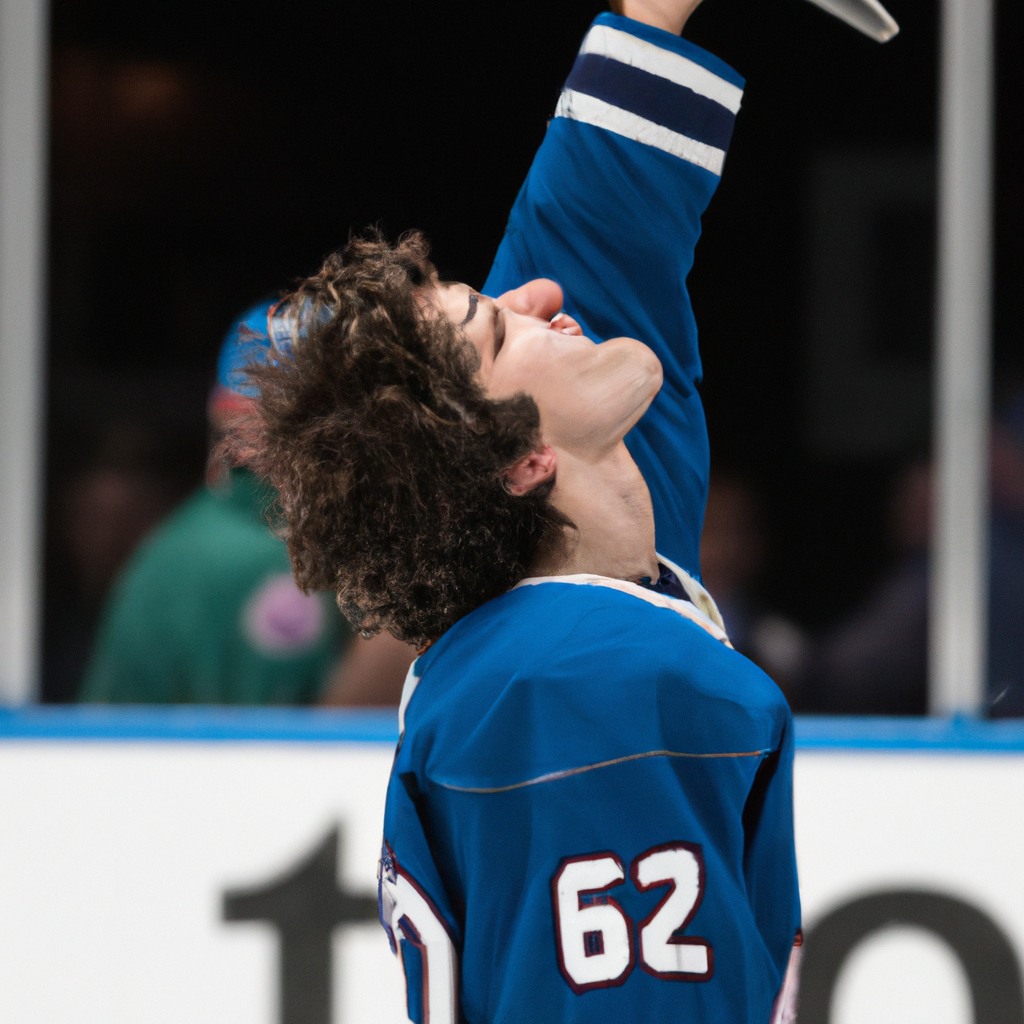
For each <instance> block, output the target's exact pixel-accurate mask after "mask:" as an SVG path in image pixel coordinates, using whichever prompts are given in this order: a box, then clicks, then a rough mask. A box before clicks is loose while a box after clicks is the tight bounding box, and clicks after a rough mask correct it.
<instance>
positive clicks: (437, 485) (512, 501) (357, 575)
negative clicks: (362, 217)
mask: <svg viewBox="0 0 1024 1024" xmlns="http://www.w3.org/2000/svg"><path fill="white" fill-rule="evenodd" d="M428 256H429V247H428V244H427V242H426V239H425V238H424V237H423V235H422V234H420V233H419V232H412V233H409V234H406V235H404V236H403V237H402V238H400V239H399V241H398V242H397V243H396V244H395V245H390V244H389V243H388V242H386V241H385V240H384V239H383V238H382V237H381V236H380V234H379V233H377V232H374V233H371V234H369V235H368V236H365V237H361V238H355V239H353V240H351V241H350V242H349V244H348V245H347V246H346V247H345V248H344V249H343V250H342V251H341V252H338V253H335V254H333V255H331V256H329V257H328V258H327V260H326V262H325V263H324V265H323V267H322V268H321V269H320V271H319V273H317V274H316V275H315V276H313V277H311V278H309V279H307V280H306V281H304V282H302V284H301V285H299V287H298V288H297V289H296V291H295V292H294V293H293V294H292V295H291V296H290V297H289V301H290V303H291V308H292V309H293V310H296V309H301V310H302V317H301V319H302V322H303V327H302V330H301V337H299V336H296V337H295V338H294V344H293V346H292V353H291V358H278V359H275V360H271V361H265V362H262V363H260V364H257V365H252V366H250V367H249V368H248V370H247V372H248V374H249V377H250V379H251V380H252V381H253V383H254V384H255V386H256V387H257V388H258V389H259V398H258V399H257V402H256V416H255V422H254V423H253V424H250V429H249V430H246V431H245V437H246V440H244V441H242V440H241V439H240V438H239V437H236V439H235V441H234V442H233V445H234V449H233V454H234V456H235V457H236V458H238V459H239V460H240V461H244V462H245V463H246V464H247V465H248V466H249V467H250V468H252V469H254V470H255V471H256V472H257V473H259V474H260V475H261V476H263V477H265V478H266V479H267V480H268V481H269V482H270V483H271V484H272V485H273V487H274V488H275V489H276V491H277V493H278V505H279V508H278V512H279V526H280V529H281V533H282V535H283V536H284V538H285V540H286V541H287V543H288V550H289V553H290V554H291V559H292V565H293V568H294V571H295V579H296V581H297V582H298V584H299V586H300V587H301V588H302V589H303V590H305V591H307V592H308V591H311V590H333V591H334V592H335V593H336V594H337V596H338V605H339V607H340V608H341V610H342V612H343V613H344V614H345V616H346V617H347V618H348V619H349V621H350V622H351V623H352V624H353V625H354V626H355V627H356V628H357V629H358V630H360V631H362V632H363V634H364V635H368V634H372V633H376V632H379V631H380V630H382V629H386V630H387V631H388V632H390V633H392V634H393V635H394V636H396V637H397V638H398V639H400V640H405V641H409V642H411V643H414V644H425V643H428V642H430V641H433V640H435V639H437V637H439V636H440V635H441V634H442V633H443V632H444V631H445V630H446V629H448V627H449V626H451V625H452V624H453V623H454V622H456V621H457V620H458V619H459V618H461V617H462V616H463V615H466V614H467V613H468V612H470V611H472V610H473V609H474V608H476V607H478V606H479V605H481V604H483V603H484V602H485V601H488V600H490V599H491V598H493V597H497V596H498V595H499V594H502V593H504V592H505V591H506V590H508V589H509V588H510V587H512V586H513V585H514V584H515V583H517V582H518V581H519V580H520V579H522V578H523V577H524V576H525V575H526V574H527V572H528V570H529V567H530V565H531V563H533V562H534V560H535V559H536V558H537V557H538V554H539V553H541V552H542V551H546V550H548V549H549V548H550V549H551V550H557V545H559V544H560V543H561V539H562V537H563V532H564V531H563V528H564V527H566V526H571V525H572V524H571V523H570V522H569V520H568V519H567V518H566V517H565V516H564V515H562V513H560V512H559V511H558V510H557V509H556V508H555V507H554V506H553V505H552V504H551V501H550V493H551V486H552V483H551V482H550V481H549V482H548V483H547V484H545V485H542V486H540V487H537V488H534V489H533V490H531V491H529V492H528V493H526V494H524V495H522V496H514V495H512V494H511V493H510V491H509V488H508V486H507V483H506V480H505V473H506V471H507V470H508V469H509V468H510V467H511V466H513V465H514V464H515V463H516V462H517V461H519V460H520V459H521V458H523V457H524V456H525V455H527V454H529V453H530V452H531V451H533V450H535V449H536V448H537V447H538V445H539V444H540V416H539V413H538V410H537V406H536V404H535V403H534V401H533V400H532V399H531V398H529V397H528V396H527V395H524V394H520V395H517V396H515V397H514V398H510V399H507V400H502V401H494V400H492V399H489V398H488V397H487V396H486V394H485V393H484V390H483V388H482V387H481V385H480V384H479V383H477V381H476V380H475V379H474V378H475V374H476V372H477V370H478V368H479V357H478V356H477V353H476V350H475V349H474V348H473V346H472V345H471V344H470V343H469V341H468V340H467V339H466V337H465V335H464V334H463V333H462V332H461V330H460V329H459V328H457V327H456V326H455V325H454V324H452V323H451V321H450V320H448V319H447V318H445V317H443V316H440V315H436V316H428V315H425V311H424V306H423V303H422V300H421V299H420V298H418V297H417V289H421V288H424V287H428V286H430V285H432V284H434V283H436V280H437V275H436V271H435V269H434V267H433V265H432V264H431V262H430V260H429V258H428Z"/></svg>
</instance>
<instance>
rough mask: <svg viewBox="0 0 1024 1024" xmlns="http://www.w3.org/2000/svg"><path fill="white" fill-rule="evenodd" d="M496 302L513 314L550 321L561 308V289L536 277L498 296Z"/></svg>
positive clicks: (543, 278) (555, 284)
mask: <svg viewBox="0 0 1024 1024" xmlns="http://www.w3.org/2000/svg"><path fill="white" fill-rule="evenodd" d="M496 301H497V303H498V305H499V306H501V307H502V308H503V309H511V310H512V312H513V313H522V314H523V315H524V316H539V317H540V318H541V319H543V320H550V319H551V318H552V317H553V316H554V315H555V314H556V313H557V312H558V311H559V310H560V309H561V308H562V302H563V296H562V287H561V285H559V284H558V283H557V282H556V281H552V280H551V279H550V278H547V277H537V278H534V280H532V281H527V282H526V284H523V285H520V286H519V287H518V288H513V289H512V291H510V292H505V294H504V295H499V296H498V298H497V300H496Z"/></svg>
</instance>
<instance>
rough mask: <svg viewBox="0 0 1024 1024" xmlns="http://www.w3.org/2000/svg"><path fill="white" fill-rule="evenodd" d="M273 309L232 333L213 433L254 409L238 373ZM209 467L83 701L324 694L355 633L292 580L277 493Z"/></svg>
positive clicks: (112, 609)
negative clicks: (276, 515) (272, 515)
mask: <svg viewBox="0 0 1024 1024" xmlns="http://www.w3.org/2000/svg"><path fill="white" fill-rule="evenodd" d="M271 310H272V307H271V306H270V304H269V303H264V304H262V305H261V306H258V307H256V308H255V309H253V310H250V311H249V312H248V313H246V314H245V315H243V316H242V317H241V318H240V319H239V320H238V321H236V323H235V324H234V325H233V326H232V328H231V331H230V332H229V333H228V337H227V339H226V341H225V344H224V348H223V350H222V354H221V364H220V368H219V383H218V385H217V387H216V388H215V389H214V391H213V393H212V395H211V398H210V405H209V414H210V422H211V426H212V428H213V431H214V434H215V440H216V436H217V435H219V433H220V432H222V431H224V430H226V429H228V428H230V427H231V425H232V424H233V423H237V422H238V421H239V419H240V418H242V417H244V416H245V415H246V414H247V412H248V408H249V402H250V399H249V398H247V397H246V396H245V395H244V394H242V393H240V392H239V390H236V388H235V386H234V385H235V384H237V381H238V380H239V379H240V377H239V375H238V373H237V371H238V369H239V368H240V366H241V365H244V363H245V362H247V361H248V359H249V358H250V357H251V355H252V344H253V342H254V340H255V341H258V340H259V339H260V338H261V337H262V338H263V339H265V338H266V336H267V332H268V323H269V315H270V313H271ZM264 344H266V342H265V341H264ZM232 374H233V376H232ZM229 378H230V379H229ZM210 476H211V480H210V481H209V482H208V485H207V486H205V487H203V488H202V489H201V490H200V491H198V492H197V493H196V494H194V495H193V496H192V497H191V498H189V499H188V500H187V501H186V502H185V503H184V504H183V505H182V506H181V507H180V508H178V509H177V511H175V512H174V514H173V515H172V516H171V517H170V518H169V519H168V520H167V521H166V522H165V523H163V525H161V526H160V527H159V528H158V529H157V530H156V531H155V532H154V533H153V534H151V535H150V536H149V538H148V539H147V540H146V541H145V542H144V543H143V544H142V546H141V547H140V548H139V550H138V551H137V552H136V553H135V555H134V557H133V558H132V559H131V562H130V563H129V564H128V566H127V568H126V569H125V571H124V572H123V573H122V575H121V577H120V579H119V580H118V582H117V584H116V586H115V588H114V590H113V592H112V593H111V596H110V598H109V600H108V602H107V605H106V608H105V610H104V614H103V619H102V623H101V627H100V633H99V637H98V639H97V643H96V649H95V652H94V654H93V658H92V662H91V664H90V666H89V669H88V672H87V673H86V677H85V680H84V682H83V686H82V691H81V699H82V700H85V701H110V702H132V703H193V702H195V703H217V704H304V703H310V702H313V701H316V700H317V699H319V697H320V696H321V692H322V691H323V689H324V686H325V683H326V680H327V678H328V676H329V674H330V672H331V669H332V667H333V666H334V665H335V663H336V661H337V658H338V654H339V651H340V649H341V647H342V645H343V644H344V643H345V642H347V641H348V639H350V636H351V634H350V631H349V630H348V628H347V627H346V626H345V625H344V624H343V622H342V620H341V617H340V615H339V613H338V611H337V608H336V606H335V603H334V600H333V595H328V594H317V595H312V596H306V595H304V594H302V593H300V591H299V590H298V588H297V587H296V586H295V583H294V581H293V579H292V573H291V565H290V563H289V560H288V552H287V550H286V548H285V545H284V544H283V543H282V542H281V541H280V540H279V539H278V538H277V537H275V536H274V535H273V534H272V533H271V531H270V529H269V528H268V523H267V518H266V513H267V510H268V508H269V507H270V505H271V503H272V500H273V495H272V493H270V492H269V491H268V490H267V489H266V488H265V487H264V485H263V484H261V482H260V481H259V480H257V479H256V478H255V477H254V476H253V475H252V474H250V473H249V472H247V471H246V470H244V469H240V468H230V469H229V468H228V467H219V466H217V465H216V464H214V463H211V473H210Z"/></svg>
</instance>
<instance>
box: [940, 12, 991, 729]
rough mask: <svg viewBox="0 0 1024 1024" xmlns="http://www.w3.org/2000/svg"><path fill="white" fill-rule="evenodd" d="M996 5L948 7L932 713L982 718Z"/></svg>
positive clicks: (942, 144) (942, 113)
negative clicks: (979, 711) (993, 40)
mask: <svg viewBox="0 0 1024 1024" xmlns="http://www.w3.org/2000/svg"><path fill="white" fill-rule="evenodd" d="M992 33H993V10H992V2H991V0H943V3H942V43H941V47H942V49H941V58H940V67H941V70H940V75H941V80H940V111H939V135H940V138H939V210H938V229H939V230H938V238H939V246H938V273H937V329H938V333H937V351H936V391H935V444H934V450H935V455H936V463H937V469H938V478H937V488H936V515H935V527H934V533H933V541H932V574H931V608H930V623H931V625H930V634H931V635H930V652H929V676H930V678H929V707H930V710H931V712H932V714H940V715H949V714H958V713H959V714H974V713H977V711H978V710H979V708H980V707H981V704H982V701H983V699H984V692H985V664H986V649H987V640H988V628H987V622H988V615H987V597H988V483H989V474H988V463H989V460H988V431H989V415H990V404H991V398H990V392H991V379H990V378H991V368H990V367H991V342H990V333H991V279H992V273H991V265H992V187H991V186H992V105H993V104H992V94H993V67H992V65H993V45H992Z"/></svg>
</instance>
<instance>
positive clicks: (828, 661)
mask: <svg viewBox="0 0 1024 1024" xmlns="http://www.w3.org/2000/svg"><path fill="white" fill-rule="evenodd" d="M933 480H934V470H933V466H932V464H931V463H930V462H929V461H918V462H912V463H910V464H908V465H906V466H904V467H902V468H901V469H900V470H898V471H897V473H896V475H895V478H894V483H893V487H892V493H891V497H890V502H889V515H888V521H889V533H890V544H891V549H892V559H891V562H890V565H889V568H888V569H887V570H886V571H885V572H884V573H883V574H882V576H881V577H880V578H879V579H878V580H877V581H876V582H875V584H874V586H873V587H872V588H871V589H870V590H869V592H868V594H867V596H866V597H865V598H864V599H863V600H861V601H860V602H859V603H858V604H856V605H855V606H854V607H853V608H852V609H851V610H849V611H848V612H847V614H846V615H845V616H844V617H843V618H842V619H841V620H840V621H838V622H836V623H834V624H833V625H832V626H831V627H830V628H827V629H826V630H824V631H823V632H821V633H819V634H818V635H811V634H810V633H809V632H808V631H807V630H805V629H803V628H801V626H800V625H798V624H797V623H796V622H794V621H792V620H791V619H790V618H788V617H787V616H785V615H784V614H780V612H779V611H778V609H777V608H776V607H775V605H774V604H773V601H772V592H771V586H770V581H769V580H765V578H764V574H763V568H764V546H765V542H764V536H763V527H762V523H761V519H760V510H759V502H758V496H757V492H756V490H755V489H754V488H753V487H752V486H751V485H750V484H749V483H748V482H747V481H745V480H744V479H743V478H742V477H738V476H724V477H723V476H719V477H717V478H716V477H713V478H712V482H711V488H710V493H709V496H708V507H707V514H706V517H705V523H704V535H703V539H702V548H701V559H702V568H703V572H704V579H705V583H706V585H707V587H708V589H709V590H710V591H711V593H712V594H713V595H714V596H715V598H716V600H717V601H718V603H719V606H720V608H721V610H722V614H723V616H724V618H725V621H726V625H727V626H728V628H729V633H730V636H731V637H732V640H733V643H734V645H735V646H736V647H737V648H738V649H739V650H740V651H742V652H743V653H744V654H746V655H747V656H748V657H750V658H751V659H753V660H754V661H756V662H757V663H758V664H759V665H760V666H761V667H762V668H764V669H765V670H766V671H767V672H768V673H769V674H770V675H771V676H772V677H773V678H774V679H775V680H776V682H778V684H779V685H780V686H781V687H782V689H783V690H784V691H785V693H786V695H787V697H788V698H789V700H790V703H791V704H792V706H793V708H794V710H796V711H801V712H812V713H813V712H817V713H826V714H863V715H922V714H925V713H926V712H927V710H928V689H927V673H928V592H929V583H928V568H929V557H928V544H929V538H930V534H931V526H932V511H933V494H934V487H933ZM990 481H991V486H990V519H989V594H988V608H989V642H988V665H987V681H988V682H987V692H986V694H985V698H984V709H983V711H984V713H985V714H986V715H988V716H990V717H1011V716H1013V717H1017V716H1024V391H1016V392H1015V393H1013V394H1011V395H1010V397H1009V398H1008V399H1007V400H1005V401H1003V402H1002V403H1000V408H999V409H998V414H997V417H996V419H995V421H994V422H993V424H992V431H991V442H990ZM851 583H852V581H851Z"/></svg>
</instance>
